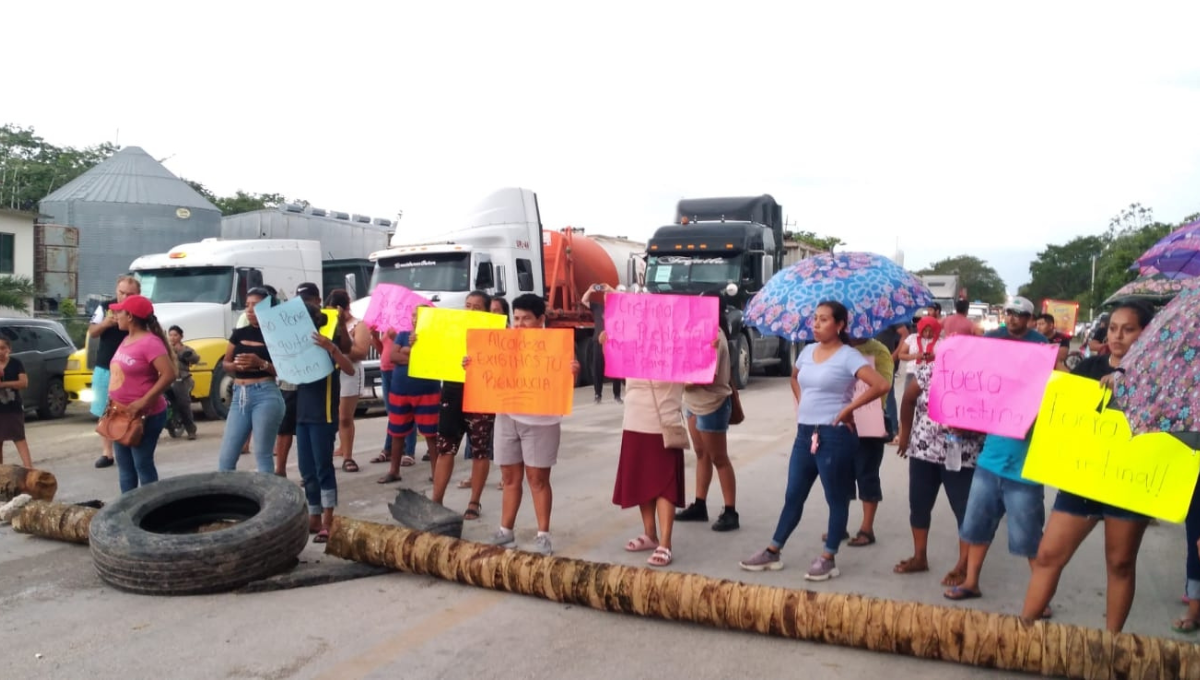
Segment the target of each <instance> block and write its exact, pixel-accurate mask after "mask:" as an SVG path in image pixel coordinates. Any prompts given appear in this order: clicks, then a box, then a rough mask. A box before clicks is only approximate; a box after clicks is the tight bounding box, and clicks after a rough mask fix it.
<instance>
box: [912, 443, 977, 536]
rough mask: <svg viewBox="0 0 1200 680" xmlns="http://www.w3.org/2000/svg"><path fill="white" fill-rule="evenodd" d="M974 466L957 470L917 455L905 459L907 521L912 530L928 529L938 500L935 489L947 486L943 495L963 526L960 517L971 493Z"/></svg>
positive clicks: (956, 519) (955, 517) (963, 513)
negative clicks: (920, 458)
mask: <svg viewBox="0 0 1200 680" xmlns="http://www.w3.org/2000/svg"><path fill="white" fill-rule="evenodd" d="M974 477H975V468H967V467H965V468H963V469H961V470H958V471H957V472H954V471H951V470H947V469H946V466H945V465H942V464H941V463H930V462H929V461H925V460H917V459H916V458H909V459H908V511H909V516H908V523H909V525H911V526H912V528H914V529H929V525H930V524H931V523H932V521H933V504H934V503H936V502H937V497H938V489H939V488H940V487H943V486H944V487H946V498H947V499H948V500H949V501H950V510H951V511H952V512H954V519H955V521H956V522H957V523H958V526H959V528H960V529H961V528H962V523H963V516H964V515H965V514H966V512H967V496H968V495H969V494H970V493H971V480H972V479H974Z"/></svg>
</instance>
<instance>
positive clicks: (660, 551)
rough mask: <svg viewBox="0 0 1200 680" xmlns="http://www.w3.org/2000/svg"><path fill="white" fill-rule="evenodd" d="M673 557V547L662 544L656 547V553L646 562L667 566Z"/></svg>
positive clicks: (657, 565) (651, 564)
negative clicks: (665, 546)
mask: <svg viewBox="0 0 1200 680" xmlns="http://www.w3.org/2000/svg"><path fill="white" fill-rule="evenodd" d="M672 559H673V558H672V557H671V549H670V548H664V547H663V546H661V545H660V546H658V547H657V548H655V549H654V554H653V555H651V556H650V559H648V560H646V564H649V565H650V566H652V567H665V566H667V565H669V564H671V561H672Z"/></svg>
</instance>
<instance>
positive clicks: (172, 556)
mask: <svg viewBox="0 0 1200 680" xmlns="http://www.w3.org/2000/svg"><path fill="white" fill-rule="evenodd" d="M232 519H240V520H243V521H241V522H239V523H237V524H231V525H230V526H229V527H228V528H225V529H220V530H217V531H209V532H206V533H194V532H195V529H196V528H197V527H200V526H204V525H208V524H212V523H214V522H220V521H223V520H232ZM90 542H91V551H92V561H93V562H94V563H95V565H96V571H97V573H99V575H100V578H101V579H102V580H103V581H104V582H105V583H108V584H109V585H111V586H113V587H115V588H118V589H120V590H125V591H128V592H132V593H139V594H144V595H199V594H203V593H217V592H224V591H229V590H233V589H235V588H239V587H241V586H244V585H246V584H247V583H250V582H251V581H256V580H259V579H262V578H266V577H268V576H271V575H273V574H277V573H279V572H281V571H283V570H285V569H287V568H289V567H291V566H292V565H293V564H295V561H296V557H297V556H298V555H299V554H300V551H301V550H303V549H304V546H305V544H306V543H307V542H308V508H307V506H306V505H305V501H304V494H303V492H302V491H301V490H300V488H299V487H297V486H296V484H295V483H294V482H291V481H289V480H287V479H284V478H283V477H276V476H275V475H264V474H259V473H252V472H204V473H200V474H194V475H183V476H180V477H172V478H170V479H165V480H163V481H160V482H156V483H154V484H149V485H147V486H143V487H140V488H137V489H134V490H133V491H130V492H129V493H126V494H124V495H122V496H121V497H120V498H118V499H117V500H115V501H113V502H112V503H111V504H109V505H108V506H106V507H105V508H104V509H103V510H101V511H100V512H98V513H97V514H96V516H95V517H94V518H93V519H92V524H91V529H90Z"/></svg>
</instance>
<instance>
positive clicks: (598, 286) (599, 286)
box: [592, 283, 604, 290]
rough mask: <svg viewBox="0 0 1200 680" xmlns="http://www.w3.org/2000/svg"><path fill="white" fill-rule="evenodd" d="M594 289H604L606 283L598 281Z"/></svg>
mask: <svg viewBox="0 0 1200 680" xmlns="http://www.w3.org/2000/svg"><path fill="white" fill-rule="evenodd" d="M592 290H604V284H603V283H597V284H596V285H594V286H592Z"/></svg>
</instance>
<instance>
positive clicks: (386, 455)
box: [371, 451, 392, 463]
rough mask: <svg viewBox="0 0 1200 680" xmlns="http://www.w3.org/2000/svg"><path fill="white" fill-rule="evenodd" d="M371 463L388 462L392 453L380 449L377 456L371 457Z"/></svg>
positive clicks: (390, 460)
mask: <svg viewBox="0 0 1200 680" xmlns="http://www.w3.org/2000/svg"><path fill="white" fill-rule="evenodd" d="M371 462H372V463H390V462H392V454H390V453H386V452H384V451H380V452H379V455H378V456H375V457H374V458H372V459H371Z"/></svg>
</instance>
